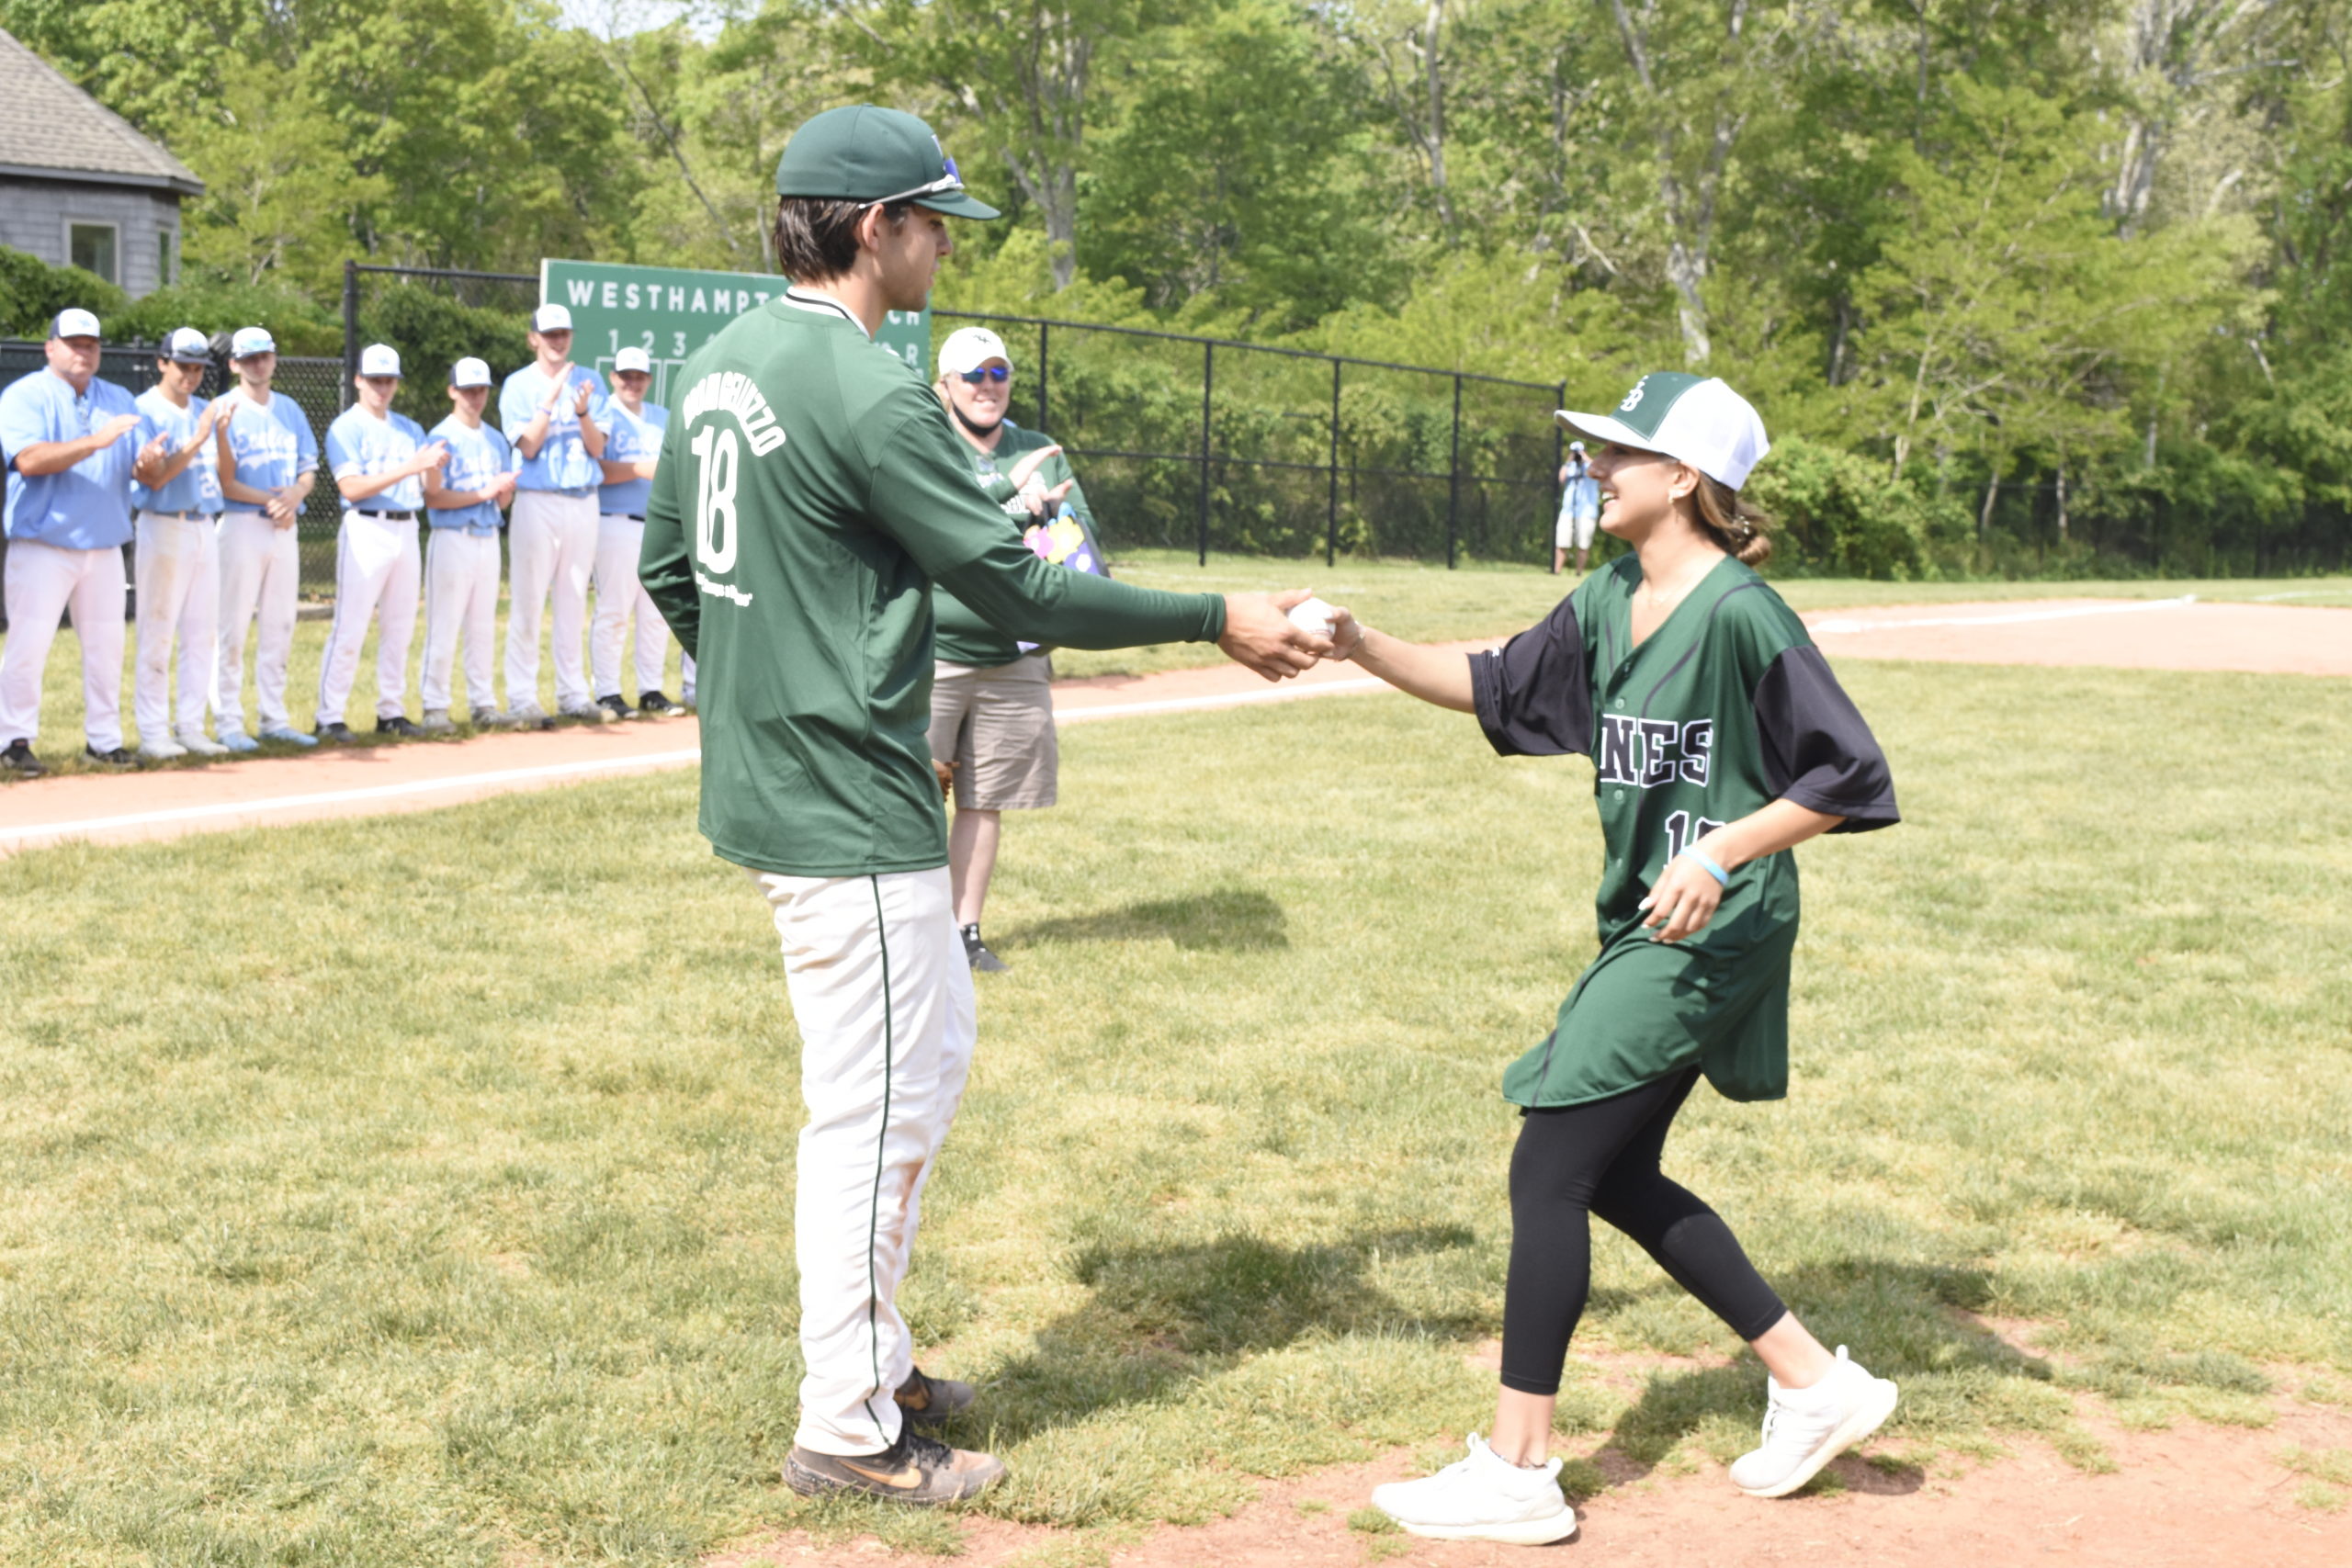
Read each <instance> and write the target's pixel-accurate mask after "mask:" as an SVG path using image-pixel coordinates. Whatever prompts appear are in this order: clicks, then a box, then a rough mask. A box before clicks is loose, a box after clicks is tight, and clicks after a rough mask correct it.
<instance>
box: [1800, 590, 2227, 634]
mask: <svg viewBox="0 0 2352 1568" xmlns="http://www.w3.org/2000/svg"><path fill="white" fill-rule="evenodd" d="M2196 603H2197V595H2196V594H2194V593H2184V594H2182V595H2181V596H2180V597H2179V598H2177V599H2134V600H2129V601H2126V602H2124V603H2121V604H2078V605H2076V606H2075V608H2073V609H2071V610H2020V611H2018V613H2017V614H2015V615H1943V616H1938V617H1934V618H1932V619H1923V620H1917V621H1815V622H1814V623H1813V624H1812V625H1811V626H1808V627H1807V628H1806V629H1807V630H1809V631H1811V632H1814V633H1815V634H1816V635H1819V636H1825V637H1844V636H1846V635H1848V634H1849V633H1851V632H1894V631H1908V630H1909V629H1910V628H1912V627H1913V626H2018V625H2021V624H2023V623H2024V622H2027V621H2065V620H2072V619H2074V618H2075V616H2078V615H2131V613H2132V612H2134V611H2137V610H2177V609H2178V608H2180V607H2181V606H2182V605H2183V604H2196Z"/></svg>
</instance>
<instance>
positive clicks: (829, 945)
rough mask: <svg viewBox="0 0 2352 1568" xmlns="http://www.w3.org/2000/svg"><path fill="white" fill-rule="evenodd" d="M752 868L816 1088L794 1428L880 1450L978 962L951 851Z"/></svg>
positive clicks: (905, 1342) (800, 1257)
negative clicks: (971, 951)
mask: <svg viewBox="0 0 2352 1568" xmlns="http://www.w3.org/2000/svg"><path fill="white" fill-rule="evenodd" d="M752 882H753V883H754V884H756V885H757V886H758V887H759V890H760V894H761V896H762V897H764V898H765V899H766V900H767V901H768V907H769V908H770V910H771V912H772V913H773V914H774V916H775V929H776V932H777V934H778V936H780V937H781V938H782V939H783V943H784V979H785V988H786V991H787V992H788V993H789V994H790V995H791V998H792V1016H793V1019H794V1021H796V1022H797V1024H798V1025H799V1027H800V1093H801V1097H802V1099H804V1100H806V1101H807V1102H808V1105H809V1121H808V1124H807V1125H806V1126H804V1127H803V1128H802V1129H801V1131H800V1150H799V1162H798V1175H797V1180H796V1184H795V1189H794V1194H793V1209H792V1213H793V1230H794V1250H795V1254H796V1257H797V1262H798V1264H799V1267H800V1349H801V1355H802V1358H803V1359H804V1361H805V1362H806V1364H807V1369H808V1370H807V1373H806V1375H805V1376H804V1377H803V1378H802V1379H801V1382H800V1426H799V1429H798V1430H797V1432H796V1433H795V1434H794V1437H793V1441H795V1442H796V1443H797V1444H799V1445H800V1446H801V1447H803V1448H806V1449H809V1450H813V1451H815V1452H818V1453H828V1454H870V1453H878V1452H880V1451H881V1450H884V1449H887V1448H888V1447H889V1446H890V1445H891V1444H892V1443H894V1442H896V1441H898V1438H899V1419H900V1416H899V1406H898V1404H897V1402H896V1401H895V1400H894V1399H893V1398H892V1397H891V1395H892V1394H893V1393H895V1392H896V1391H897V1389H898V1387H899V1384H900V1383H902V1382H906V1380H907V1376H908V1374H909V1373H910V1371H912V1370H913V1368H914V1347H913V1344H912V1341H911V1340H910V1337H909V1336H908V1333H907V1325H906V1320H905V1319H904V1318H902V1317H900V1316H899V1309H898V1306H897V1303H896V1302H895V1300H894V1298H895V1297H896V1296H897V1294H898V1291H899V1281H900V1280H904V1279H905V1278H906V1273H907V1260H908V1258H909V1255H910V1253H911V1252H912V1250H913V1247H914V1240H915V1227H916V1224H917V1220H918V1218H919V1216H920V1213H921V1210H922V1189H923V1183H924V1182H925V1181H926V1180H927V1179H929V1178H930V1176H931V1168H932V1165H933V1162H934V1161H935V1160H936V1159H937V1158H938V1156H939V1146H940V1145H941V1143H942V1142H943V1141H944V1140H945V1138H946V1136H947V1129H948V1126H949V1125H950V1124H951V1123H952V1122H954V1121H955V1120H956V1106H957V1105H958V1104H959V1103H960V1102H961V1101H962V1100H963V1098H964V1081H965V1078H966V1077H967V1074H968V1073H969V1072H970V1070H971V1066H972V1043H973V1039H974V1035H975V1032H976V1023H975V1020H974V1016H973V1009H972V972H971V967H970V965H969V964H967V963H966V962H965V959H964V944H963V941H962V939H961V938H959V937H958V936H957V935H956V917H955V913H954V906H953V900H952V898H951V896H950V893H949V888H948V878H947V869H946V868H945V867H944V866H942V867H940V868H938V869H937V870H934V871H906V872H891V873H887V874H877V875H868V876H828V877H818V876H784V875H779V874H775V873H772V872H757V871H755V872H752Z"/></svg>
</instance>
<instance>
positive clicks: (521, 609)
mask: <svg viewBox="0 0 2352 1568" xmlns="http://www.w3.org/2000/svg"><path fill="white" fill-rule="evenodd" d="M506 543H507V551H508V553H509V554H510V555H512V556H513V557H514V564H513V567H512V569H511V575H512V582H511V586H512V588H513V590H514V592H512V594H511V595H510V596H509V603H508V604H507V606H506V701H507V703H508V704H509V705H514V706H520V705H522V704H524V703H536V702H537V701H538V700H539V616H540V615H541V613H542V612H544V611H545V610H546V608H547V604H548V594H549V592H550V591H552V592H553V594H554V598H555V701H556V706H557V707H559V708H582V707H586V706H587V705H588V672H587V671H586V670H585V669H583V668H582V660H581V657H580V644H581V633H582V631H584V630H586V622H587V619H588V579H589V577H590V576H591V575H592V574H593V573H594V570H595V564H596V498H595V497H594V496H593V495H564V494H562V493H560V491H548V490H518V491H515V510H514V512H513V513H511V514H510V515H509V517H508V519H507V525H506Z"/></svg>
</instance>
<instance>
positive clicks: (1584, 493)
mask: <svg viewBox="0 0 2352 1568" xmlns="http://www.w3.org/2000/svg"><path fill="white" fill-rule="evenodd" d="M1567 468H1568V482H1567V485H1566V488H1564V489H1563V490H1562V491H1561V492H1560V515H1561V516H1563V517H1598V516H1600V480H1599V479H1594V478H1593V477H1592V472H1591V469H1590V468H1589V466H1588V465H1587V464H1585V463H1582V462H1580V461H1578V460H1577V459H1576V458H1574V457H1571V458H1569V459H1568V462H1567Z"/></svg>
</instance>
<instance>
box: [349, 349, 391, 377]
mask: <svg viewBox="0 0 2352 1568" xmlns="http://www.w3.org/2000/svg"><path fill="white" fill-rule="evenodd" d="M359 373H360V374H361V375H362V376H397V375H399V374H400V373H401V355H400V350H398V349H396V348H394V347H393V346H392V345H391V344H388V343H371V344H368V346H367V347H366V348H363V349H361V350H360V351H359Z"/></svg>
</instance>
